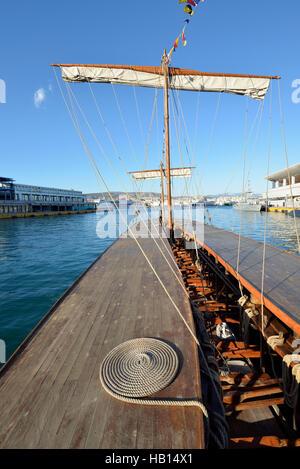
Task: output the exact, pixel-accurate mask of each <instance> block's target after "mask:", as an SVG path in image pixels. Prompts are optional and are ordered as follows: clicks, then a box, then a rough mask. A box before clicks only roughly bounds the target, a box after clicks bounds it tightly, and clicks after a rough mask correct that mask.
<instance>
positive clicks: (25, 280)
mask: <svg viewBox="0 0 300 469" xmlns="http://www.w3.org/2000/svg"><path fill="white" fill-rule="evenodd" d="M157 213H158V210H156V216H157ZM208 215H209V217H210V218H211V222H210V223H212V224H213V225H215V226H217V227H219V228H223V229H226V230H232V231H234V232H235V233H239V231H240V232H241V234H242V235H244V236H248V237H250V238H253V239H256V240H258V241H263V240H264V230H265V219H266V216H268V223H267V236H266V241H267V243H268V244H270V245H272V246H275V247H278V248H281V249H284V250H288V251H290V252H293V253H294V254H297V237H296V231H295V224H294V219H293V217H290V216H287V215H284V214H280V213H268V214H266V213H265V212H261V213H255V212H239V211H235V210H234V209H232V207H209V208H208ZM103 219H104V215H103V214H102V215H101V214H99V213H89V214H82V215H66V216H60V217H59V216H55V217H45V218H33V219H28V218H25V219H21V218H20V219H8V220H5V219H4V220H0V285H1V289H0V341H1V342H0V343H1V344H2V346H3V344H5V358H6V360H7V359H8V358H9V356H10V355H11V354H12V353H13V352H14V350H15V349H16V348H17V347H18V346H19V344H20V343H21V342H22V341H23V340H24V338H25V337H26V336H27V335H28V333H29V332H30V331H31V330H32V329H33V328H34V327H35V325H36V324H37V323H38V322H39V320H40V319H41V318H42V317H43V316H44V315H45V313H46V312H47V311H48V310H49V309H50V307H51V306H52V305H53V304H54V303H55V301H56V300H57V299H58V298H59V297H60V296H61V295H62V293H63V292H64V291H65V290H66V289H67V288H68V287H69V286H70V285H71V284H72V283H73V282H74V281H75V280H76V279H77V278H78V276H79V275H80V274H81V273H82V272H83V271H84V270H85V269H86V268H87V267H88V266H89V265H90V264H91V263H92V262H93V261H94V260H95V259H96V258H97V257H98V256H99V255H100V254H101V253H102V252H103V251H104V250H105V249H107V248H108V247H109V246H110V245H111V244H112V242H113V241H114V239H115V238H116V236H114V233H113V234H111V233H109V232H108V235H109V236H110V237H105V236H99V229H100V230H101V227H103V226H104V225H103V222H102V221H101V220H103ZM99 223H100V225H99ZM297 223H298V228H299V232H300V219H298V220H297ZM99 226H100V228H99ZM2 352H3V350H2ZM2 356H3V353H2ZM0 359H1V356H0ZM0 366H1V363H0Z"/></svg>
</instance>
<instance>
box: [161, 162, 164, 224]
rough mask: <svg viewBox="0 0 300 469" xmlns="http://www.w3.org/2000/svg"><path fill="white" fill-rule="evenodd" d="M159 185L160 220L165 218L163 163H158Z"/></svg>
mask: <svg viewBox="0 0 300 469" xmlns="http://www.w3.org/2000/svg"><path fill="white" fill-rule="evenodd" d="M160 184H161V210H160V212H161V219H162V220H163V219H164V216H165V192H164V170H163V162H161V163H160Z"/></svg>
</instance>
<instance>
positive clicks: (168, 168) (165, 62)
mask: <svg viewBox="0 0 300 469" xmlns="http://www.w3.org/2000/svg"><path fill="white" fill-rule="evenodd" d="M162 66H163V72H164V92H165V141H166V173H167V196H168V214H169V230H170V238H171V239H172V238H173V220H172V195H171V166H170V142H169V135H170V132H169V97H168V89H169V80H168V77H169V68H168V58H167V53H166V50H164V55H163V58H162Z"/></svg>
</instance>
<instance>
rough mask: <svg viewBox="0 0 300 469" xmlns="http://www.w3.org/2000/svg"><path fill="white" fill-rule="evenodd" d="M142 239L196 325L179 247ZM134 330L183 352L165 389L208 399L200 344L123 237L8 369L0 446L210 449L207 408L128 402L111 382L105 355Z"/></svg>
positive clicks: (2, 389)
mask: <svg viewBox="0 0 300 469" xmlns="http://www.w3.org/2000/svg"><path fill="white" fill-rule="evenodd" d="M140 243H141V244H142V246H143V249H144V250H145V253H146V255H147V256H149V259H151V262H153V265H154V267H155V269H157V270H158V271H159V275H160V276H161V279H162V281H163V282H164V283H165V284H166V286H167V288H168V291H169V292H170V295H171V296H172V298H173V299H174V301H175V303H176V304H177V305H178V307H179V308H180V311H181V312H182V314H183V315H184V316H185V318H186V320H187V322H188V323H189V324H190V326H191V327H193V323H192V313H191V309H190V305H189V302H188V299H187V297H186V295H185V294H184V291H183V289H182V288H181V286H180V285H179V284H178V279H176V278H175V276H174V275H173V273H172V272H171V271H170V265H172V269H174V272H175V274H176V276H177V277H178V278H179V279H180V281H181V282H182V280H181V276H180V272H179V270H178V268H177V266H176V265H175V263H174V261H173V259H172V257H171V256H172V252H171V249H170V247H169V246H168V245H167V244H166V241H164V242H162V241H161V240H157V243H159V244H160V246H161V249H162V250H163V252H164V253H165V255H166V257H167V258H168V260H169V263H170V265H168V264H167V262H166V260H165V259H164V258H163V256H162V255H161V253H160V252H159V250H158V248H157V245H156V243H154V241H153V240H152V239H140ZM112 280H113V281H112ZM135 337H160V338H162V339H165V340H169V341H170V342H172V343H174V344H175V345H176V346H177V347H178V349H179V350H180V351H181V353H182V354H183V356H184V361H183V365H182V369H181V372H180V374H179V376H178V377H177V378H176V380H175V381H174V382H173V383H172V384H171V385H170V386H169V387H168V388H166V389H165V390H163V391H161V392H159V393H157V397H166V398H175V399H176V398H187V399H190V398H201V388H200V373H199V369H198V366H199V365H198V357H197V349H196V345H195V342H194V341H193V339H192V337H191V335H190V333H189V331H188V330H187V328H186V327H185V326H184V324H183V322H182V320H181V319H180V318H179V316H178V313H177V312H176V310H175V308H174V306H173V305H172V304H171V302H170V300H169V298H168V297H167V295H166V294H165V292H164V291H163V289H162V287H161V285H160V284H159V282H158V281H157V279H156V277H155V275H154V273H153V271H152V270H151V268H150V266H149V265H148V263H147V262H146V260H145V258H144V256H143V255H142V253H141V251H140V249H139V247H138V246H137V244H136V242H135V241H134V240H133V239H119V240H118V241H117V242H116V243H114V244H113V245H112V246H111V247H110V249H108V250H107V251H106V252H105V253H104V254H103V255H102V256H101V257H100V258H99V259H98V261H97V262H96V263H95V264H94V265H93V266H92V267H91V269H90V270H89V271H88V272H87V273H86V274H85V275H84V276H83V278H82V279H81V280H80V281H79V282H78V283H77V284H76V285H75V286H74V288H73V289H72V291H70V292H69V294H68V295H67V296H66V298H64V300H63V301H62V302H61V303H60V304H58V306H57V308H55V309H54V310H53V312H52V313H51V315H50V316H49V318H47V320H46V321H45V323H44V324H43V326H42V327H41V328H39V329H38V330H37V331H36V333H35V334H34V335H33V336H32V337H31V338H30V339H29V340H28V342H26V343H25V345H24V347H23V350H22V352H21V353H20V354H18V355H16V356H15V357H13V358H12V360H11V361H10V362H9V363H8V364H7V366H6V367H4V370H2V372H1V371H0V415H1V416H2V417H1V423H0V436H1V438H0V447H6V448H37V447H38V448H101V447H102V448H112V447H114V448H135V447H136V448H198V447H202V446H203V437H204V435H203V422H202V413H201V411H200V409H198V408H184V409H183V408H176V407H169V406H168V407H165V408H162V407H158V406H154V407H147V406H138V405H131V404H125V403H123V402H121V401H118V400H116V399H114V398H112V397H111V396H109V395H108V394H107V393H106V392H105V391H104V390H103V388H102V386H101V385H100V381H99V367H100V364H101V362H102V360H103V358H104V357H105V355H106V354H107V353H108V352H109V351H110V350H111V349H112V348H114V347H115V346H117V345H119V343H121V342H124V341H125V340H129V339H132V338H135ZM8 394H9V397H8ZM145 422H147V425H145Z"/></svg>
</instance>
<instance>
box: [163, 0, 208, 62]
mask: <svg viewBox="0 0 300 469" xmlns="http://www.w3.org/2000/svg"><path fill="white" fill-rule="evenodd" d="M200 2H201V3H203V2H204V0H179V1H178V4H182V3H186V5H185V7H184V9H183V11H184V12H185V13H187V14H188V15H190V16H193V15H194V10H193V8H192V7H194V9H195V8H197V6H198V4H199V3H200ZM184 22H185V23H186V24H185V26H184V28H183V30H182V31H181V33H180V35H179V36H178V37H177V38H176V41H175V42H174V45H173V47H172V49H171V50H170V52H169V54H168V59H169V62H171V55H172V54H173V52H174V51H175V50H176V49H177V47H178V45H179V39H180V37H181V38H182V44H183V46H186V37H185V28H186V26H187V24H188V23H189V22H190V20H189V19H186V20H184Z"/></svg>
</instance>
